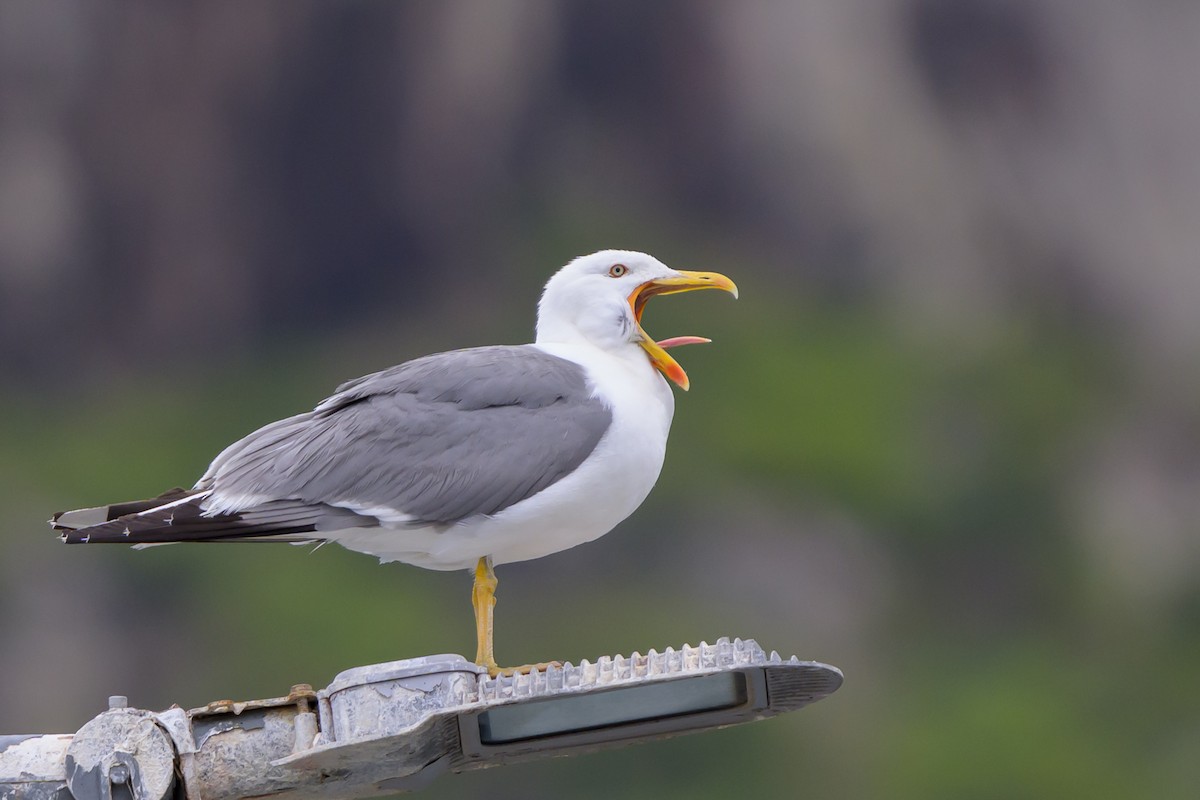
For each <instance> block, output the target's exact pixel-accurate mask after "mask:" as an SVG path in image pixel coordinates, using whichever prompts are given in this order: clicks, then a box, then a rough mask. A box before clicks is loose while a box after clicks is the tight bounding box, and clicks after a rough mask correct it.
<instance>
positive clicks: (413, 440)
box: [196, 345, 612, 525]
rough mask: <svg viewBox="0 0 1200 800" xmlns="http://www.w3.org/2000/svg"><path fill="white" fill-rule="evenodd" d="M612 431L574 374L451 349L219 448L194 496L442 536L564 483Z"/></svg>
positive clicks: (570, 367)
mask: <svg viewBox="0 0 1200 800" xmlns="http://www.w3.org/2000/svg"><path fill="white" fill-rule="evenodd" d="M611 422H612V413H611V412H610V410H609V409H608V407H607V406H606V405H605V404H604V403H603V402H602V401H600V400H599V399H597V398H595V397H593V396H592V393H591V388H590V387H589V385H588V381H587V378H586V375H585V374H584V372H583V369H582V367H580V366H579V365H577V364H575V363H573V362H570V361H566V360H565V359H561V358H558V357H556V356H552V355H549V354H548V353H544V352H542V351H541V350H538V349H537V348H535V347H532V346H529V345H521V346H497V347H480V348H474V349H470V350H457V351H453V352H449V353H441V354H438V355H433V356H427V357H425V358H420V359H417V360H415V361H410V362H408V363H405V364H401V365H400V366H398V367H393V368H391V369H388V370H384V371H382V372H377V373H374V374H373V375H368V376H366V377H363V378H359V379H357V380H353V381H350V382H348V383H345V384H343V385H342V386H341V387H339V389H338V391H337V393H335V394H334V395H333V396H332V397H330V398H329V399H327V400H325V401H324V402H323V403H321V404H320V405H318V406H317V407H316V408H315V409H314V410H313V411H311V412H307V413H304V414H299V415H297V416H294V417H290V418H288V419H285V420H281V421H279V422H276V423H274V424H271V425H268V426H266V427H264V428H262V429H260V430H258V431H256V432H255V433H252V434H250V435H249V436H247V437H246V438H244V439H242V440H241V441H239V442H236V443H235V444H233V445H231V446H230V447H228V448H227V449H226V450H225V451H224V452H222V453H221V454H220V455H219V456H218V457H217V458H216V460H215V461H213V464H212V466H211V467H210V468H209V470H208V472H207V473H206V474H205V475H204V477H203V478H202V479H201V481H200V483H198V484H197V485H196V489H197V490H201V491H211V495H210V496H209V498H208V499H207V500H206V501H205V505H206V506H207V507H209V508H210V509H213V510H215V511H219V512H230V511H234V512H236V511H241V510H245V509H246V508H248V507H253V506H258V505H260V504H262V503H264V502H270V501H279V500H290V501H299V502H300V503H302V504H306V505H321V506H332V507H341V508H351V509H354V510H356V511H357V512H358V513H359V514H364V515H367V514H370V515H374V516H379V517H381V518H383V519H387V518H388V517H389V516H391V517H393V518H406V519H407V521H408V522H409V523H410V524H441V525H446V524H452V523H454V522H457V521H459V520H463V519H467V518H470V517H473V516H477V515H481V514H495V513H497V512H499V511H502V510H504V509H505V508H507V507H509V506H511V505H513V504H514V503H518V502H520V501H521V500H524V499H526V498H528V497H531V496H533V495H535V494H537V493H538V492H540V491H541V490H543V489H545V488H546V487H548V486H550V485H552V484H553V483H555V482H556V481H558V480H560V479H561V478H563V477H564V476H566V475H568V474H570V473H571V472H572V471H573V470H575V468H576V467H578V466H579V465H580V464H581V463H583V461H584V459H586V458H587V457H588V456H589V455H590V454H591V452H592V450H593V449H594V448H595V447H596V444H597V443H598V442H599V441H600V439H601V437H602V436H603V435H604V433H605V431H606V430H607V429H608V427H609V425H610V423H611Z"/></svg>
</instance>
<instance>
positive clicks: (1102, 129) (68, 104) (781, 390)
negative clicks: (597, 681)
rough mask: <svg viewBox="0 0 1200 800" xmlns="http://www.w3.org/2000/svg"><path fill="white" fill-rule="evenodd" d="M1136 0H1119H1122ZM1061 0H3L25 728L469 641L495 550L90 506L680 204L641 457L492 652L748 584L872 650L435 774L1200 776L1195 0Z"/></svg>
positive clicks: (170, 476)
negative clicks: (421, 553) (659, 439)
mask: <svg viewBox="0 0 1200 800" xmlns="http://www.w3.org/2000/svg"><path fill="white" fill-rule="evenodd" d="M1126 5H1127V4H1126ZM1153 12H1154V13H1150V11H1149V10H1138V7H1136V6H1130V7H1129V8H1124V7H1123V4H1116V3H1099V4H1093V5H1089V6H1088V7H1087V8H1084V7H1083V6H1081V5H1079V4H1072V3H1068V2H1065V0H1030V2H1023V3H1000V2H991V0H966V1H964V0H890V1H889V2H886V3H877V2H868V0H848V1H847V0H842V1H841V2H833V0H829V2H812V3H794V4H777V5H772V4H766V3H753V4H734V3H723V4H722V3H718V4H696V3H689V2H684V1H683V0H679V2H666V3H651V4H639V3H615V4H614V3H604V4H601V3H590V2H561V3H526V2H518V1H517V0H509V1H508V2H502V3H501V2H490V1H489V2H483V1H482V0H480V1H479V2H451V3H433V2H424V3H397V4H383V3H375V4H372V3H357V4H340V3H339V4H334V3H295V2H261V3H253V4H238V3H206V4H201V5H195V6H187V5H172V6H164V5H162V4H155V3H128V4H123V5H122V6H121V7H120V8H119V9H109V10H107V11H105V12H101V11H99V10H98V9H93V8H91V7H90V6H87V5H86V4H72V3H68V2H58V3H49V2H16V3H6V4H4V5H3V6H0V107H2V108H3V109H4V113H3V115H0V509H2V510H3V520H4V521H3V523H0V677H2V678H3V680H0V733H14V732H24V731H71V730H74V729H76V728H77V727H78V726H79V725H80V724H82V722H84V721H85V720H86V719H87V718H88V717H90V716H91V715H92V714H93V713H95V712H96V711H98V710H99V709H100V708H101V707H102V704H103V698H104V697H105V696H106V695H108V694H115V693H123V694H128V695H129V696H130V699H131V702H132V703H133V704H135V705H138V706H141V707H150V708H156V707H165V706H166V705H168V704H170V703H173V702H178V703H181V704H183V705H185V706H198V705H201V704H203V703H206V702H208V701H210V700H213V699H217V698H223V697H234V698H246V699H248V698H256V697H266V696H273V695H278V694H280V693H282V692H285V691H286V690H287V687H288V686H290V685H291V684H292V683H296V682H300V681H307V682H310V683H313V684H316V685H323V684H325V683H327V682H328V681H329V680H330V679H331V678H332V676H333V675H334V674H335V673H336V672H337V671H339V670H341V669H344V668H347V667H351V666H357V665H360V664H366V663H372V662H378V661H386V660H391V659H395V658H401V657H406V656H413V655H421V654H428V653H439V652H470V650H471V647H472V645H473V641H472V625H471V611H470V604H469V600H468V596H469V589H468V586H469V580H470V579H469V576H467V575H465V574H457V573H447V574H439V573H432V572H425V571H421V570H418V569H415V568H411V567H406V566H401V565H388V566H379V565H377V564H375V563H373V561H372V560H371V559H370V558H367V557H365V556H361V555H358V554H354V553H348V552H345V551H343V550H341V549H339V548H337V547H334V546H330V547H324V548H320V549H318V550H317V551H316V552H310V551H311V548H301V547H288V546H283V545H279V546H270V545H248V544H247V545H220V546H216V545H209V546H199V545H197V546H190V547H187V546H174V547H164V548H153V549H150V550H148V551H145V552H133V551H130V550H128V549H125V548H100V547H73V548H66V547H62V546H60V545H59V544H58V543H57V541H56V540H55V539H54V537H53V536H52V535H51V534H50V532H49V530H48V529H47V528H46V526H45V522H44V520H45V519H46V517H48V516H49V515H50V513H51V512H52V511H54V510H57V509H62V508H67V507H78V506H85V505H89V504H96V503H101V502H106V501H111V500H122V499H133V498H137V497H143V496H148V495H151V494H154V493H157V492H160V491H162V490H164V489H167V488H169V487H171V486H174V485H180V484H183V485H186V484H190V483H191V482H192V481H193V480H195V478H196V476H198V475H199V474H200V473H201V472H202V471H203V469H204V467H205V466H206V464H207V463H208V461H209V459H211V458H212V456H213V455H215V454H216V452H218V451H219V449H220V448H221V447H223V446H224V445H225V444H227V443H228V442H230V441H232V440H233V439H235V438H237V437H238V436H240V435H242V434H244V433H246V432H248V431H249V430H251V429H253V428H255V427H257V426H258V425H261V424H264V423H266V422H269V421H271V420H273V419H276V418H278V417H280V416H283V415H286V414H290V413H295V412H296V411H298V410H302V409H304V408H308V407H311V406H312V405H313V404H314V403H315V402H317V401H318V400H319V399H321V398H322V397H323V396H324V395H325V394H326V393H327V392H328V391H329V390H331V389H332V388H333V386H334V385H336V384H337V382H339V381H341V380H343V379H346V378H350V377H354V376H356V375H359V374H362V373H365V372H367V371H370V370H373V369H378V368H381V367H384V366H388V365H390V364H392V363H397V362H398V361H400V360H403V359H406V358H410V357H414V356H417V355H421V354H424V353H427V352H431V351H435V350H441V349H450V348H453V347H462V346H469V345H472V344H481V343H489V342H496V341H507V342H518V341H525V340H527V339H528V338H529V336H530V331H531V329H532V324H533V313H534V306H535V300H536V296H537V292H538V290H539V288H540V286H541V284H542V282H543V281H544V280H545V278H546V277H547V276H548V275H549V274H550V273H551V272H552V271H553V270H554V269H555V268H557V266H559V265H560V264H561V263H563V262H564V261H566V260H567V259H569V258H570V257H572V256H574V255H577V254H579V253H583V252H587V251H590V250H594V249H598V248H600V247H610V246H615V247H635V248H638V249H645V250H648V251H650V252H652V253H654V254H656V255H658V256H660V257H661V258H663V259H664V260H665V261H667V262H668V263H670V264H673V265H675V266H679V267H691V268H704V269H714V270H720V271H722V272H725V273H727V274H729V275H731V276H732V277H734V278H735V279H736V280H737V281H738V283H739V285H740V286H741V288H742V299H741V300H740V301H739V302H737V303H732V302H730V301H729V299H728V298H727V297H721V296H716V295H715V293H713V295H712V296H710V295H709V293H704V294H701V295H689V296H687V297H680V298H664V299H659V300H656V301H655V302H654V303H653V304H651V307H650V309H649V311H648V312H647V315H646V320H645V323H646V326H647V328H648V329H649V330H650V331H651V332H652V333H654V334H656V335H658V336H660V337H666V336H671V335H678V334H698V335H699V334H702V335H707V336H710V337H712V338H713V339H714V340H715V341H714V343H713V344H711V345H707V346H705V347H689V348H687V349H684V350H681V351H680V353H679V358H680V360H681V362H682V363H683V364H684V366H685V367H686V368H687V369H688V371H689V373H690V375H691V377H692V383H693V388H692V391H691V392H689V393H687V394H680V395H679V396H678V403H677V413H676V422H675V428H674V431H673V433H672V441H671V444H670V447H669V453H668V460H667V465H666V468H665V470H664V473H663V476H662V479H661V480H660V482H659V485H658V487H657V489H656V490H655V492H654V493H653V494H652V496H651V498H650V500H648V501H647V503H646V504H645V506H644V507H643V508H642V509H640V510H639V511H638V513H637V514H635V515H634V517H633V518H631V519H630V520H628V521H627V522H626V523H624V524H623V525H622V526H621V527H620V528H618V529H617V530H616V531H615V532H613V533H612V534H611V535H609V536H607V537H605V538H603V539H601V540H600V541H598V542H595V543H593V544H590V545H587V546H584V547H581V548H577V549H576V550H573V551H568V552H566V553H562V554H558V555H555V556H552V557H549V558H545V559H541V560H538V561H534V562H529V563H525V564H514V565H505V566H503V567H502V568H501V569H500V580H501V584H500V589H499V606H498V608H497V615H498V618H497V625H498V632H497V647H498V650H499V652H498V655H499V656H500V658H501V660H506V661H513V662H517V661H527V660H537V659H543V658H562V659H570V660H578V659H579V658H583V657H589V658H590V657H594V656H597V655H600V654H603V653H616V652H625V653H628V652H630V651H632V650H642V651H644V650H646V649H648V648H650V647H657V648H661V647H663V646H666V645H668V644H670V645H678V644H680V643H682V642H685V641H689V642H697V641H699V640H701V639H708V640H712V639H715V638H716V637H718V636H721V635H742V636H754V637H756V638H758V639H759V640H760V641H761V642H762V643H763V644H764V645H765V646H767V647H768V648H777V649H779V650H781V651H785V650H786V651H789V652H796V653H798V654H799V655H801V656H802V657H804V658H814V659H820V660H825V661H829V662H831V663H834V664H837V665H839V666H840V667H842V668H843V669H844V670H845V672H846V676H847V681H846V685H845V687H844V688H843V689H842V690H841V691H840V692H839V693H838V694H836V695H835V696H834V697H833V698H831V699H829V700H827V701H824V702H822V703H820V704H818V705H816V706H813V707H812V708H810V709H806V710H805V711H803V712H802V713H799V714H796V715H794V716H790V717H785V718H783V719H779V720H774V721H771V722H767V723H762V724H759V725H754V726H749V727H743V728H737V729H732V730H727V731H721V732H716V733H712V734H707V735H704V736H696V737H687V738H682V739H677V740H673V741H670V742H665V743H659V744H655V745H650V746H646V747H641V748H635V749H630V750H624V751H619V752H612V753H605V754H599V755H594V756H589V757H587V758H580V759H569V760H563V761H555V762H552V763H538V764H529V765H523V766H519V767H512V768H508V769H503V770H489V771H486V772H481V773H472V774H468V775H463V776H458V777H452V778H445V779H443V780H442V781H441V782H440V783H437V784H435V785H434V786H433V787H432V788H431V789H430V790H428V792H427V794H428V796H431V797H451V796H461V795H465V794H482V793H483V792H487V793H488V796H489V797H491V798H493V800H499V798H505V797H528V796H530V795H548V796H549V795H563V796H572V797H580V798H586V797H601V796H606V797H607V796H611V795H612V794H613V793H614V792H619V793H620V794H621V795H622V796H626V797H643V796H644V797H658V796H662V795H663V794H670V795H671V796H676V795H679V796H683V795H686V796H689V797H697V798H703V797H712V798H725V797H729V796H731V795H734V794H735V793H738V792H744V791H745V789H746V788H747V787H752V788H753V789H754V790H755V791H757V792H759V793H762V794H764V795H766V796H778V797H787V796H796V795H805V796H812V797H879V798H910V797H911V798H922V799H923V800H925V799H928V798H954V799H955V800H957V799H958V798H963V797H972V798H975V797H982V798H988V797H995V798H1006V799H1007V798H1056V799H1057V798H1067V797H1087V798H1093V799H1096V800H1100V799H1102V798H1127V797H1131V796H1139V797H1140V796H1146V797H1164V798H1166V797H1190V796H1191V795H1192V794H1194V791H1195V787H1196V786H1198V785H1200V761H1198V760H1197V759H1196V753H1200V722H1198V720H1200V692H1198V691H1197V689H1196V688H1195V684H1196V682H1195V676H1196V675H1197V674H1200V582H1198V581H1197V579H1196V575H1197V568H1198V567H1200V500H1198V499H1197V498H1200V455H1198V454H1200V410H1198V409H1200V369H1197V367H1196V364H1197V363H1198V362H1197V359H1198V358H1200V314H1196V313H1195V306H1196V298H1197V297H1200V269H1197V268H1196V256H1195V254H1196V253H1197V252H1200V226H1197V225H1196V224H1195V220H1196V219H1197V218H1200V175H1198V174H1197V173H1196V170H1195V166H1194V165H1195V164H1196V163H1197V162H1196V159H1195V147H1194V145H1195V142H1196V141H1198V140H1200V139H1198V137H1200V117H1197V116H1196V114H1195V113H1194V106H1195V104H1194V103H1189V102H1187V98H1189V97H1191V96H1192V95H1193V94H1194V91H1193V88H1194V87H1192V82H1194V80H1193V78H1192V77H1191V76H1193V75H1195V74H1197V72H1198V71H1200V51H1198V50H1197V49H1196V48H1195V41H1196V39H1197V36H1198V35H1200V11H1198V10H1197V9H1195V8H1193V7H1192V6H1191V5H1189V4H1186V3H1182V4H1166V5H1163V4H1158V5H1156V6H1155V7H1154V9H1153Z"/></svg>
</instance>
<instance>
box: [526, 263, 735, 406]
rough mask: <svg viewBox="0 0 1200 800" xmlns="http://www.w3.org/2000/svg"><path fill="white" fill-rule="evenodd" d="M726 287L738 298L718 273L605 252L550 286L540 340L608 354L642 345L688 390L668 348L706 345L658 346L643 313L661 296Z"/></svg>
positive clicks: (689, 340) (690, 340)
mask: <svg viewBox="0 0 1200 800" xmlns="http://www.w3.org/2000/svg"><path fill="white" fill-rule="evenodd" d="M697 289H723V290H725V291H727V292H729V293H730V294H732V295H733V296H734V297H737V287H736V286H734V284H733V281H731V280H729V278H726V277H725V276H724V275H721V274H719V273H716V272H691V271H687V270H676V269H671V268H670V267H668V266H667V265H666V264H664V263H662V262H661V261H659V260H658V259H657V258H655V257H654V256H650V255H646V254H645V253H638V252H636V251H633V250H601V251H600V252H598V253H592V254H591V255H589V256H580V257H579V258H577V259H575V260H574V261H572V262H571V263H570V264H567V265H566V266H565V267H563V268H562V269H560V270H559V271H558V272H556V273H555V274H554V277H552V278H551V279H550V280H549V282H548V283H547V284H546V290H545V291H544V292H543V293H542V300H541V302H540V303H539V304H538V324H537V340H538V342H573V341H578V340H579V339H583V340H585V341H587V342H589V343H590V344H592V345H594V346H596V347H599V348H601V349H604V350H611V351H627V350H629V349H630V348H631V347H640V348H641V349H642V350H643V351H645V355H646V357H647V358H649V359H650V363H651V364H653V365H654V367H656V368H657V369H658V370H659V371H661V372H662V373H663V375H666V376H667V378H669V379H670V380H671V381H673V382H674V383H675V384H677V385H678V386H679V387H680V388H682V389H684V390H685V391H686V390H687V388H688V377H687V373H685V372H684V371H683V368H682V367H681V366H679V363H678V362H677V361H675V359H674V358H672V357H671V356H670V355H668V354H667V351H666V348H667V347H671V346H675V345H681V344H694V343H698V342H706V341H708V340H707V339H701V338H700V337H696V336H682V337H676V338H673V339H667V340H664V341H663V342H661V343H660V342H656V341H654V339H653V338H651V337H650V335H649V334H647V333H646V331H645V330H643V329H642V325H641V322H642V312H643V311H644V310H645V308H646V302H647V301H648V300H649V299H650V298H651V297H654V296H655V295H660V294H677V293H679V292H690V291H695V290H697Z"/></svg>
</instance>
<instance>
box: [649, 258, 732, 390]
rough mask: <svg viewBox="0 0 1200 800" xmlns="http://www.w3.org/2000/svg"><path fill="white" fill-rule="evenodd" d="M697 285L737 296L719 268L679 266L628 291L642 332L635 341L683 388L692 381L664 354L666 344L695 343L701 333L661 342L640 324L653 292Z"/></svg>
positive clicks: (689, 289) (675, 291)
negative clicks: (693, 269)
mask: <svg viewBox="0 0 1200 800" xmlns="http://www.w3.org/2000/svg"><path fill="white" fill-rule="evenodd" d="M697 289H722V290H724V291H726V292H729V293H730V294H731V295H733V296H734V297H737V296H738V290H737V286H736V285H735V284H734V282H733V281H731V280H729V278H726V277H725V276H724V275H722V274H720V273H718V272H688V271H686V270H678V271H677V272H676V273H675V274H674V275H672V276H671V277H669V278H658V279H656V280H652V281H646V282H645V283H643V284H642V285H641V286H639V287H637V288H636V289H634V290H633V293H632V294H630V295H629V306H630V308H632V309H633V318H634V319H635V320H636V321H637V326H638V333H639V334H640V335H641V340H640V341H639V342H638V344H639V345H641V346H642V349H643V350H645V351H646V354H647V355H648V356H650V363H651V364H653V365H654V366H655V367H656V368H657V369H658V370H659V371H660V372H662V374H663V375H666V376H667V379H668V380H670V381H671V382H673V383H674V384H675V385H677V386H678V387H679V388H680V389H683V390H684V391H685V392H686V391H687V390H688V387H689V386H690V385H691V384H690V383H689V381H688V376H687V373H686V372H684V371H683V367H681V366H679V362H677V361H676V360H675V359H673V358H671V356H669V355H667V351H666V347H671V346H673V345H677V344H697V343H698V342H699V341H700V337H698V336H685V337H676V338H675V339H665V340H664V341H663V343H662V344H660V343H658V342H656V341H654V339H653V338H651V336H650V334H648V333H646V331H645V330H644V329H643V328H642V312H643V311H645V309H646V302H647V301H648V300H649V299H650V298H651V297H654V296H655V295H659V294H678V293H680V292H693V291H696V290H697ZM682 340H686V341H682ZM705 341H707V340H705ZM664 345H665V346H666V347H664Z"/></svg>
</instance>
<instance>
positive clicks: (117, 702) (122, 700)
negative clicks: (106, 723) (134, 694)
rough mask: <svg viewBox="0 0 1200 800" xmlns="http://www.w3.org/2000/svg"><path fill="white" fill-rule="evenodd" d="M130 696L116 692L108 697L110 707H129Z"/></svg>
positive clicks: (110, 708)
mask: <svg viewBox="0 0 1200 800" xmlns="http://www.w3.org/2000/svg"><path fill="white" fill-rule="evenodd" d="M128 707H129V698H128V697H126V696H125V695H123V694H114V695H112V696H111V697H109V698H108V709H109V710H110V711H111V710H113V709H114V708H128Z"/></svg>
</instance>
